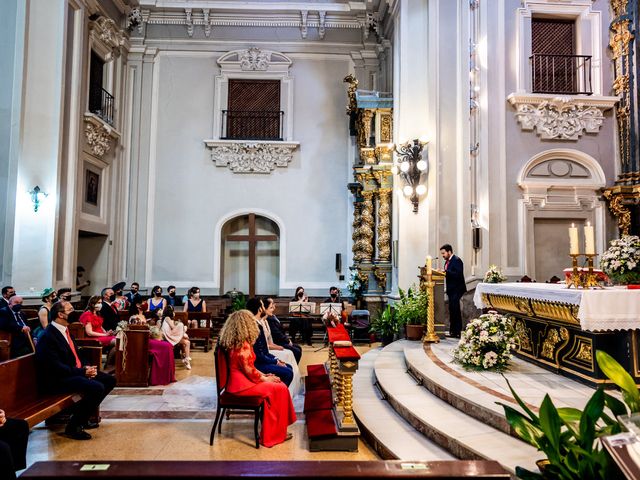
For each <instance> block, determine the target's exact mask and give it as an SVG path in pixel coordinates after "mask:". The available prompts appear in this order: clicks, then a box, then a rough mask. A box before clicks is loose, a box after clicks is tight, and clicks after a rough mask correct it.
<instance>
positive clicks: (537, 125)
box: [507, 93, 618, 140]
mask: <svg viewBox="0 0 640 480" xmlns="http://www.w3.org/2000/svg"><path fill="white" fill-rule="evenodd" d="M507 100H508V101H509V103H510V104H511V105H513V106H514V107H515V108H516V113H515V117H516V120H517V121H518V122H519V123H520V126H521V127H522V129H523V130H528V131H532V130H535V131H536V132H537V133H538V135H540V136H541V138H543V139H548V140H578V138H579V137H580V136H582V135H583V134H584V133H598V132H599V131H600V127H601V126H602V123H603V121H604V112H605V111H606V110H609V109H611V108H613V107H614V106H615V104H616V102H617V101H618V97H605V96H597V95H589V96H586V95H574V96H558V95H548V94H537V93H512V94H511V95H509V96H508V97H507Z"/></svg>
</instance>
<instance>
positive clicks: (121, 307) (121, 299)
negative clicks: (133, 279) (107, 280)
mask: <svg viewBox="0 0 640 480" xmlns="http://www.w3.org/2000/svg"><path fill="white" fill-rule="evenodd" d="M126 285H127V284H126V283H125V282H120V283H116V284H115V285H114V286H113V287H111V289H112V290H113V292H114V293H113V294H114V295H115V298H114V300H113V302H112V303H111V306H112V307H114V308H115V309H116V310H117V311H119V312H123V311H126V310H128V309H129V300H127V297H125V296H124V294H123V289H124V287H125V286H126Z"/></svg>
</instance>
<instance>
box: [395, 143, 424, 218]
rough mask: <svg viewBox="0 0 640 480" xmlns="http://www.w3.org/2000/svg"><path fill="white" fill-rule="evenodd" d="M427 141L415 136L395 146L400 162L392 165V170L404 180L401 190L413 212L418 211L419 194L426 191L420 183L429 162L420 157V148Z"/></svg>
mask: <svg viewBox="0 0 640 480" xmlns="http://www.w3.org/2000/svg"><path fill="white" fill-rule="evenodd" d="M427 143H428V142H427V141H426V140H419V139H417V138H416V139H415V140H413V141H411V142H407V143H403V144H401V145H400V146H399V147H397V146H396V148H395V151H396V154H397V155H398V157H400V158H399V160H400V163H399V164H398V165H394V166H393V168H392V171H393V173H394V175H399V176H400V178H402V180H404V183H405V186H404V187H403V188H402V192H403V193H404V195H405V196H406V197H409V200H411V203H412V204H413V213H418V204H419V202H420V198H419V197H420V195H424V194H425V193H427V186H426V185H424V184H423V183H421V180H422V174H423V173H424V174H427V175H428V173H429V163H428V162H427V161H426V160H423V159H422V150H423V149H424V147H425V145H426V144H427Z"/></svg>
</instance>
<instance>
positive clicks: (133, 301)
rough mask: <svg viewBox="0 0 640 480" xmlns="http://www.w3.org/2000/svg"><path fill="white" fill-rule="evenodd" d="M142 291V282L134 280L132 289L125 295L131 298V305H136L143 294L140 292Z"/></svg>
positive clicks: (128, 298)
mask: <svg viewBox="0 0 640 480" xmlns="http://www.w3.org/2000/svg"><path fill="white" fill-rule="evenodd" d="M139 291H140V284H139V283H138V282H133V283H132V284H131V291H129V293H127V294H126V295H125V297H127V300H129V305H135V304H136V301H137V300H138V299H139V298H140V299H141V298H142V296H141V295H140V294H139V293H138V292H139Z"/></svg>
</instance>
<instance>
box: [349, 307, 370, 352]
mask: <svg viewBox="0 0 640 480" xmlns="http://www.w3.org/2000/svg"><path fill="white" fill-rule="evenodd" d="M370 328H371V319H370V315H369V310H354V311H353V312H351V319H350V321H349V327H348V331H349V335H350V336H351V341H352V342H358V341H361V342H367V343H368V344H369V345H371V335H370V334H369V329H370Z"/></svg>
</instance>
